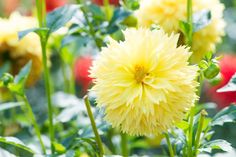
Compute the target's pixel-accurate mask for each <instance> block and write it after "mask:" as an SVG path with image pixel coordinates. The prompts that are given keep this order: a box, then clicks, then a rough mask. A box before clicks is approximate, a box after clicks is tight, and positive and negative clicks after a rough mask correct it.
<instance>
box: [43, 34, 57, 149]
mask: <svg viewBox="0 0 236 157" xmlns="http://www.w3.org/2000/svg"><path fill="white" fill-rule="evenodd" d="M46 45H47V41H45V40H44V39H43V38H42V37H41V46H42V52H43V69H44V81H45V88H46V94H47V102H48V116H49V133H50V141H51V151H52V154H54V146H53V142H54V126H53V107H52V98H51V85H50V73H49V68H48V65H47V54H46Z"/></svg>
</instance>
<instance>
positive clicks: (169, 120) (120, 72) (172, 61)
mask: <svg viewBox="0 0 236 157" xmlns="http://www.w3.org/2000/svg"><path fill="white" fill-rule="evenodd" d="M123 33H124V37H125V41H123V42H117V41H114V40H112V39H110V44H109V45H108V47H107V48H103V49H102V52H101V55H100V56H99V57H98V58H97V59H96V60H95V61H94V63H93V66H92V68H91V71H90V72H91V77H92V78H94V83H95V85H94V87H93V88H92V90H93V91H94V92H95V93H96V95H97V103H98V106H99V107H104V108H105V114H106V115H105V119H106V120H107V121H109V122H110V123H111V124H112V126H113V127H118V128H120V129H121V131H122V132H125V133H128V134H131V135H151V134H157V135H158V134H160V133H162V132H163V131H166V130H167V129H168V128H170V127H172V126H173V124H174V123H175V122H179V121H180V120H182V118H183V116H184V113H185V112H186V111H187V110H188V109H189V108H190V107H191V106H192V105H193V103H194V101H195V100H196V98H197V96H196V94H195V91H196V90H195V88H196V86H198V83H197V82H195V81H194V80H195V78H196V75H197V70H198V68H197V67H196V66H191V65H189V63H188V59H189V57H190V55H191V53H190V52H189V49H188V48H186V47H184V46H180V47H178V48H177V41H178V35H174V34H171V35H170V36H168V35H167V34H165V33H164V31H162V30H154V31H150V30H149V29H143V28H140V29H138V30H136V29H127V30H125V31H124V32H123Z"/></svg>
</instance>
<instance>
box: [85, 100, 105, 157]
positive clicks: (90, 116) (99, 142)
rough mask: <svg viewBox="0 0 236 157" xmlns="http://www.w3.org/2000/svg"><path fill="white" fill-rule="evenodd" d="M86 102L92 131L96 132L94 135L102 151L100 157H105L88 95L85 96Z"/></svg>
mask: <svg viewBox="0 0 236 157" xmlns="http://www.w3.org/2000/svg"><path fill="white" fill-rule="evenodd" d="M84 102H85V105H86V108H87V112H88V116H89V119H90V122H91V124H92V129H93V132H94V135H95V140H96V142H97V144H98V148H99V150H100V153H99V156H100V157H103V155H104V150H103V146H102V140H101V137H100V135H99V134H98V129H97V126H96V123H95V120H94V117H93V113H92V111H91V107H90V106H91V105H90V102H89V99H88V96H87V95H86V96H84Z"/></svg>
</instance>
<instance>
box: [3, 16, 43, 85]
mask: <svg viewBox="0 0 236 157" xmlns="http://www.w3.org/2000/svg"><path fill="white" fill-rule="evenodd" d="M36 26H37V20H36V19H35V18H33V17H24V16H21V15H20V14H18V13H13V14H12V15H11V16H10V18H9V19H0V65H2V64H4V63H5V62H7V61H8V62H10V63H11V73H12V74H17V73H18V72H19V70H20V69H21V68H22V67H23V66H24V65H25V64H26V63H27V62H28V61H30V60H32V69H33V70H31V72H30V76H29V79H28V81H27V85H28V86H30V85H33V84H34V83H35V82H36V81H37V80H38V79H39V77H40V75H41V72H42V55H41V46H40V40H39V37H38V36H37V35H36V34H34V33H30V34H28V35H27V36H25V37H24V38H23V39H22V40H19V39H18V35H17V34H18V32H19V31H23V30H26V29H29V28H33V27H36Z"/></svg>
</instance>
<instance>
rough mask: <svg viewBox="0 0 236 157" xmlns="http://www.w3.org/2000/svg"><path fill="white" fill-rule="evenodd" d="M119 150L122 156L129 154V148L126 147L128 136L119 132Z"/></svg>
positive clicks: (125, 156)
mask: <svg viewBox="0 0 236 157" xmlns="http://www.w3.org/2000/svg"><path fill="white" fill-rule="evenodd" d="M120 136H121V151H122V156H123V157H128V156H129V148H128V137H127V134H124V133H121V134H120Z"/></svg>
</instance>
